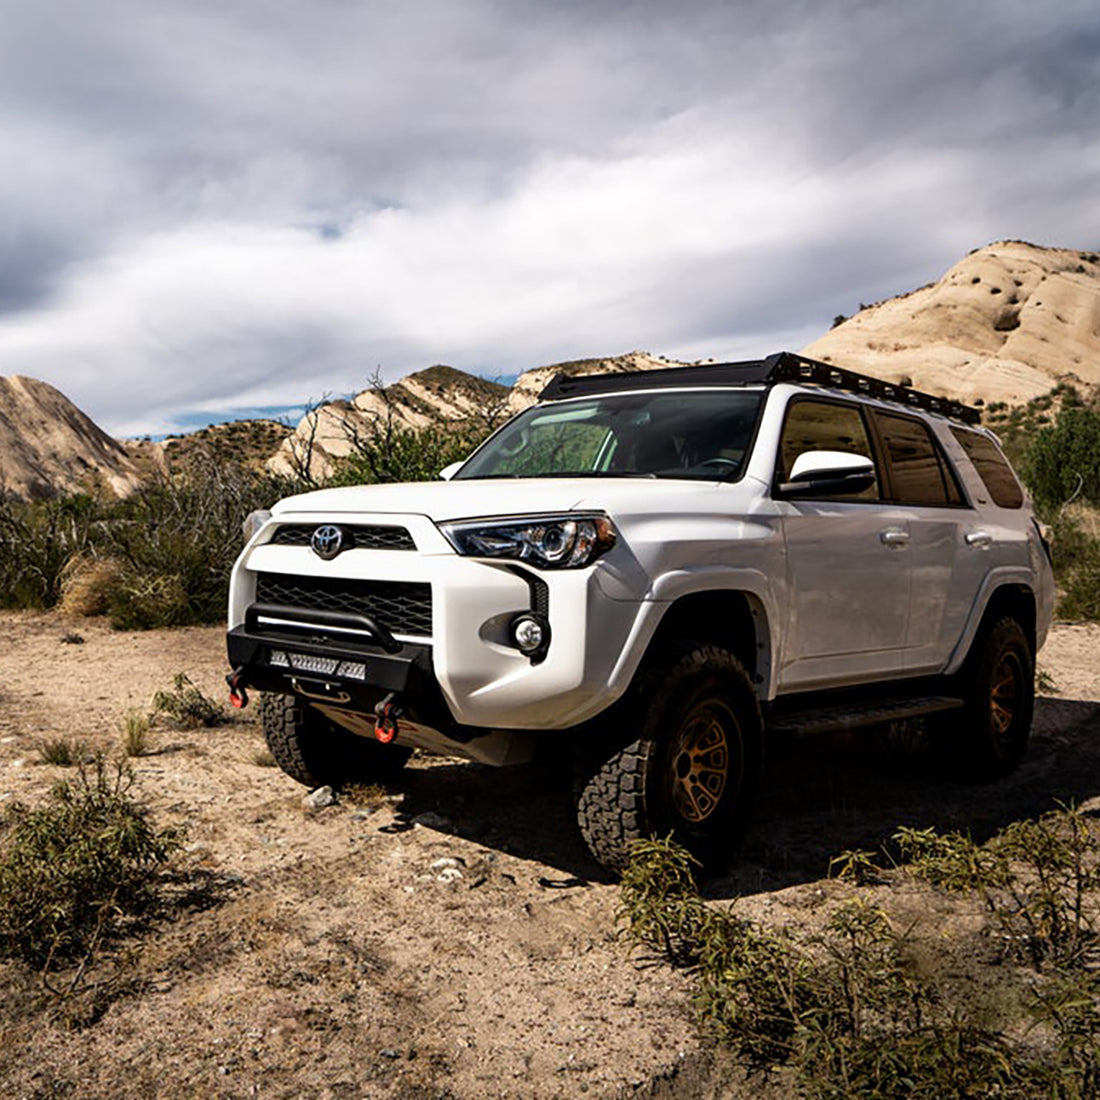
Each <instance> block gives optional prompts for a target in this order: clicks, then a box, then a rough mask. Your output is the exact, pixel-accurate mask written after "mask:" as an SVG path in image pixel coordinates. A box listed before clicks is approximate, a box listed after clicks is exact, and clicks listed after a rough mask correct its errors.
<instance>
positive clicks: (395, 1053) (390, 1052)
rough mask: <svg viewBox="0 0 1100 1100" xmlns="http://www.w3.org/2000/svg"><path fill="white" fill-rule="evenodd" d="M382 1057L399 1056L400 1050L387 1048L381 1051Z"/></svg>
mask: <svg viewBox="0 0 1100 1100" xmlns="http://www.w3.org/2000/svg"><path fill="white" fill-rule="evenodd" d="M381 1054H382V1057H383V1058H400V1057H401V1051H399V1050H391V1049H389V1048H387V1049H386V1050H383V1051H382V1052H381Z"/></svg>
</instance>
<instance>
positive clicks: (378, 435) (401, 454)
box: [328, 422, 488, 485]
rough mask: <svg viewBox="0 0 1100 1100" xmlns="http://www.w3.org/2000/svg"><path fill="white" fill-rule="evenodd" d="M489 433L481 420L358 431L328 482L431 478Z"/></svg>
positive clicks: (340, 483)
mask: <svg viewBox="0 0 1100 1100" xmlns="http://www.w3.org/2000/svg"><path fill="white" fill-rule="evenodd" d="M487 435H488V428H486V427H485V426H484V425H482V424H480V423H475V422H469V423H466V422H462V423H459V424H455V425H442V426H436V427H430V428H421V429H420V430H418V431H415V430H413V429H412V428H404V427H400V426H397V425H390V426H389V427H388V428H387V427H385V426H380V427H378V428H377V429H376V430H374V431H371V432H368V433H365V434H361V435H359V436H358V437H357V438H356V439H355V447H356V449H355V451H353V453H352V454H351V455H350V456H348V457H347V458H346V459H344V460H343V461H342V462H341V463H340V464H339V466H338V467H337V470H336V472H335V473H334V475H333V476H332V478H331V479H330V480H329V482H328V484H329V485H375V484H380V483H387V482H395V481H434V480H435V479H436V478H438V477H439V471H440V470H442V469H443V467H444V466H449V465H450V464H451V463H452V462H458V461H460V460H461V459H464V458H466V457H467V456H468V455H469V454H470V453H471V452H472V451H473V450H474V448H475V447H477V445H478V444H479V443H481V441H482V440H483V439H484V438H485V437H486V436H487Z"/></svg>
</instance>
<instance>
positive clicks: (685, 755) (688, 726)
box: [666, 699, 740, 825]
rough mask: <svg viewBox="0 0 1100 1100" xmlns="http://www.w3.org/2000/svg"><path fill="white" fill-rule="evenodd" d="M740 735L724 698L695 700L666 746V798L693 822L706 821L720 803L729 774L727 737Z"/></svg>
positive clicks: (677, 810) (685, 817) (734, 738)
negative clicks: (695, 703) (667, 746)
mask: <svg viewBox="0 0 1100 1100" xmlns="http://www.w3.org/2000/svg"><path fill="white" fill-rule="evenodd" d="M731 735H732V738H733V741H734V743H736V742H737V740H738V738H739V736H740V729H739V727H738V723H737V718H736V716H735V715H734V713H733V711H732V710H730V708H729V707H728V706H726V705H725V704H724V703H723V702H721V701H720V700H718V699H706V700H703V701H702V702H700V703H699V704H697V705H696V706H695V707H694V708H693V709H692V710H691V711H690V712H689V713H688V714H687V715H685V716H684V720H683V722H682V723H681V725H680V728H679V729H678V730H677V732H676V735H675V737H674V738H673V739H672V743H671V745H670V746H669V755H668V762H669V763H668V769H667V772H666V780H667V783H668V795H669V802H670V804H671V805H672V807H673V809H674V810H675V811H676V813H677V814H678V815H679V816H680V817H681V818H682V819H683V820H684V821H687V822H690V823H691V824H692V825H699V824H701V823H702V822H705V821H706V820H707V818H709V817H710V816H711V815H712V814H713V813H714V812H715V811H716V810H717V809H718V807H719V806H720V805H721V803H722V796H723V794H725V791H726V786H727V784H728V783H729V778H730V738H731Z"/></svg>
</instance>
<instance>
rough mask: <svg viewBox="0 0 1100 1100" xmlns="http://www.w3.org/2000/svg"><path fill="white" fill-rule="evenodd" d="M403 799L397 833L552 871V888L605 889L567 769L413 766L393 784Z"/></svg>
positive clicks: (561, 764) (543, 763)
mask: <svg viewBox="0 0 1100 1100" xmlns="http://www.w3.org/2000/svg"><path fill="white" fill-rule="evenodd" d="M394 787H395V790H397V791H400V792H402V793H403V794H404V798H403V799H402V801H401V802H400V804H399V805H398V806H397V809H396V818H395V821H394V824H393V825H392V826H391V828H392V829H395V830H401V829H403V828H409V827H412V826H413V825H414V824H426V825H429V826H430V827H431V828H434V829H436V830H437V831H439V832H443V833H450V834H452V835H454V836H459V837H462V838H463V839H464V840H470V841H473V842H474V843H477V844H480V845H482V846H484V847H486V848H489V849H491V850H493V851H497V852H505V853H508V854H509V855H513V856H517V857H518V858H520V859H530V860H535V861H537V862H539V863H542V864H546V865H547V866H548V867H550V868H553V874H551V875H547V876H543V877H546V878H547V879H548V882H547V883H546V885H548V886H564V885H579V884H580V883H582V882H589V881H597V882H598V881H605V880H607V878H608V876H607V875H606V873H605V872H604V871H603V870H602V869H601V868H600V866H599V865H598V864H597V863H596V861H595V860H594V859H593V858H592V857H591V856H590V855H589V853H588V849H587V847H586V846H585V843H584V841H583V840H582V839H581V835H580V833H579V832H578V830H577V826H576V818H575V815H574V812H573V799H572V795H571V791H570V778H569V761H568V759H566V758H565V757H564V756H563V757H562V758H552V759H548V758H543V759H537V760H536V761H534V762H532V763H530V764H524V765H520V766H516V767H507V768H492V767H488V766H487V765H484V764H475V763H468V762H465V761H459V760H446V761H439V762H434V761H430V760H426V761H424V762H423V764H422V766H416V765H414V766H412V767H409V768H406V769H405V771H404V772H402V774H401V776H400V778H399V779H398V780H397V782H396V783H395V784H394Z"/></svg>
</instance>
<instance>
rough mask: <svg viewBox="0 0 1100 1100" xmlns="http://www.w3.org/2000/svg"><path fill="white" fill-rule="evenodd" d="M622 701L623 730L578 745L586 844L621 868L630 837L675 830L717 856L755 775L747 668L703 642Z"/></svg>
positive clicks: (756, 744)
mask: <svg viewBox="0 0 1100 1100" xmlns="http://www.w3.org/2000/svg"><path fill="white" fill-rule="evenodd" d="M623 710H624V713H622V715H621V722H622V724H623V726H625V727H626V729H625V731H622V732H619V731H615V730H610V729H608V730H607V731H606V732H605V733H603V734H602V735H597V736H594V737H592V738H590V739H588V740H587V741H586V742H585V743H583V744H581V745H580V746H578V752H577V766H576V783H575V793H576V800H577V821H578V824H579V825H580V830H581V833H582V835H583V836H584V839H585V841H586V842H587V844H588V847H589V849H590V850H591V852H592V854H593V855H594V856H595V857H596V859H597V860H598V861H599V862H600V863H601V864H603V865H604V866H605V867H607V868H608V869H610V870H612V871H621V870H622V869H623V867H624V866H625V864H626V860H627V856H628V853H629V847H630V843H631V842H632V841H634V840H640V839H643V838H646V837H650V836H660V837H664V836H669V835H671V836H672V838H673V839H674V840H676V841H677V842H679V843H680V844H683V845H684V846H685V847H686V848H688V850H689V851H691V852H692V854H693V855H695V856H696V858H698V859H699V860H700V861H701V862H703V863H704V864H707V863H710V862H713V860H714V859H715V857H716V856H717V854H718V853H719V852H720V851H721V850H722V847H723V842H725V843H728V842H730V841H732V840H733V839H734V838H735V837H736V835H737V833H738V832H739V831H740V829H741V828H742V827H743V826H744V825H745V824H746V823H747V821H748V818H749V816H750V814H751V811H752V806H753V802H754V797H755V794H756V789H757V786H758V784H759V778H760V771H761V766H762V762H763V737H762V723H761V718H760V707H759V704H758V702H757V698H756V693H755V692H754V691H753V688H752V684H751V682H750V681H749V677H748V674H747V673H746V672H745V669H744V668H743V667H742V665H741V663H740V662H739V661H738V660H737V658H736V657H734V656H733V655H732V654H731V653H729V652H727V651H726V650H723V649H719V648H718V647H716V646H710V645H703V646H698V647H696V648H694V649H692V650H690V651H689V652H687V653H685V654H684V655H683V656H681V657H680V658H679V659H678V660H675V661H674V662H673V663H671V664H669V665H666V666H665V667H664V668H663V669H661V670H660V671H659V672H657V671H655V672H654V673H651V674H650V675H649V676H648V677H646V678H645V680H644V681H643V683H642V684H641V685H640V686H639V687H638V688H637V689H635V691H634V696H633V698H632V699H631V700H630V701H629V702H628V703H627V705H626V706H625V707H624V708H623ZM612 720H613V719H611V718H609V719H608V720H607V723H608V724H609V723H610V722H611V721H612ZM631 734H634V736H633V737H631Z"/></svg>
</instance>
